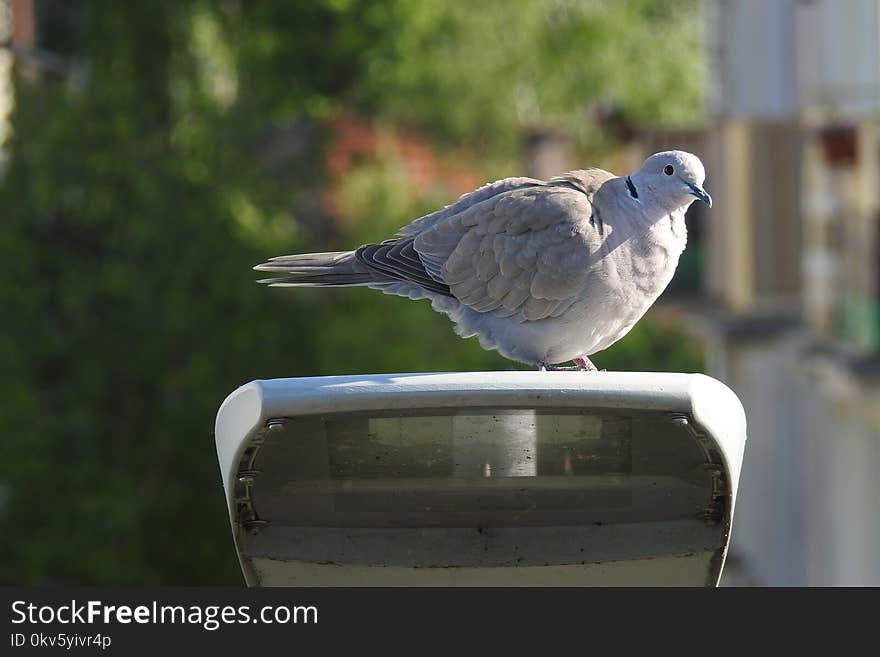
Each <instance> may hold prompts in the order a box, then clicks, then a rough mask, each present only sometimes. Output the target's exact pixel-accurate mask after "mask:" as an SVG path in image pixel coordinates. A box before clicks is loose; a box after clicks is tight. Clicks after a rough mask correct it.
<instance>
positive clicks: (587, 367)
mask: <svg viewBox="0 0 880 657" xmlns="http://www.w3.org/2000/svg"><path fill="white" fill-rule="evenodd" d="M574 363H575V365H577V366H578V367H579V368H580V369H582V370H583V371H584V372H597V371H598V369H599V368H597V367H596V366H595V365H593V361H591V360H590V359H589V358H587V357H586V356H581V357H580V358H575V359H574Z"/></svg>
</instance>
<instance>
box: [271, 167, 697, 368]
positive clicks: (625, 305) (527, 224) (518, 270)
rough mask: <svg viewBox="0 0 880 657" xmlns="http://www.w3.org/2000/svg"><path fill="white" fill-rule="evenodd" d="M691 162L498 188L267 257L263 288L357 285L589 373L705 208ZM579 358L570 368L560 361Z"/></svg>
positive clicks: (530, 359)
mask: <svg viewBox="0 0 880 657" xmlns="http://www.w3.org/2000/svg"><path fill="white" fill-rule="evenodd" d="M705 177H706V174H705V169H704V167H703V164H702V162H700V160H699V158H698V157H697V156H695V155H692V154H690V153H686V152H684V151H664V152H662V153H655V154H654V155H651V156H650V157H649V158H648V159H646V160H645V161H644V163H643V164H642V166H641V167H640V168H639V169H638V170H637V171H635V172H633V173H631V174H629V175H627V176H622V177H618V176H615V175H613V174H611V173H609V172H608V171H604V170H602V169H598V168H591V169H581V170H577V171H571V172H569V173H565V174H562V175H559V176H556V177H553V178H550V179H549V180H546V181H544V180H537V179H533V178H525V177H519V178H505V179H503V180H498V181H496V182H492V183H489V184H487V185H484V186H483V187H480V188H479V189H476V190H475V191H473V192H470V193H468V194H465V195H463V196H462V197H461V198H460V199H459V200H458V201H457V202H455V203H453V204H451V205H448V206H446V207H444V208H443V209H441V210H437V211H436V212H432V213H431V214H427V215H425V216H423V217H420V218H418V219H415V220H414V221H412V222H411V223H409V224H408V225H406V226H404V227H403V228H401V229H400V230H398V231H397V233H396V235H395V236H394V237H392V238H391V239H388V240H385V241H384V242H381V243H376V244H365V245H363V246H361V247H360V248H358V249H355V250H353V251H334V252H329V253H306V254H296V255H285V256H278V257H275V258H271V259H270V260H269V261H268V262H266V263H263V264H261V265H257V266H256V267H254V269H255V270H257V271H261V272H272V273H273V274H277V276H275V277H273V278H267V279H263V280H261V281H259V282H260V283H265V284H268V285H270V286H276V287H277V286H287V287H340V286H365V287H369V288H373V289H376V290H380V291H381V292H384V293H386V294H396V295H400V296H404V297H408V298H410V299H413V300H418V299H427V300H429V301H430V303H431V306H432V308H433V309H434V310H436V311H437V312H440V313H443V314H445V315H447V316H448V317H449V319H451V320H452V322H453V323H454V325H455V331H456V333H458V334H459V335H460V336H462V337H465V338H468V337H473V336H476V337H477V338H478V340H479V343H480V345H481V346H482V347H483V348H484V349H488V350H492V349H495V350H497V351H498V352H499V353H500V354H501V355H502V356H504V357H506V358H508V359H511V360H514V361H519V362H522V363H527V364H529V365H532V366H535V367H537V368H539V369H541V370H573V369H577V370H585V371H595V370H596V369H597V368H596V367H595V365H593V363H592V361H591V360H590V358H589V356H592V355H593V354H595V353H596V352H599V351H602V350H603V349H606V348H608V347H609V346H611V345H612V344H614V343H615V342H617V341H618V340H620V339H621V338H622V337H624V336H625V335H626V334H627V333H628V332H629V331H630V329H632V327H633V326H634V325H635V324H636V322H638V320H639V319H641V317H642V316H643V315H644V314H645V312H646V311H647V310H648V308H650V307H651V305H652V304H653V303H654V301H655V300H656V299H657V298H658V297H659V296H660V294H661V293H662V292H663V290H664V289H665V288H666V286H667V285H668V284H669V282H670V280H672V276H673V274H674V273H675V268H676V266H677V265H678V259H679V256H680V255H681V253H682V252H683V251H684V248H685V244H686V242H687V230H686V228H685V219H684V214H685V211H686V210H687V208H688V207H689V206H690V204H691V203H692V202H694V201H695V200H700V201H703V202H705V203H707V204H708V205H709V207H711V206H712V198H711V197H710V196H709V194H708V193H707V192H706V191H705V189H703V182H704V180H705ZM569 361H573V362H574V363H575V365H574V366H569V367H563V366H560V365H559V364H560V363H566V362H569Z"/></svg>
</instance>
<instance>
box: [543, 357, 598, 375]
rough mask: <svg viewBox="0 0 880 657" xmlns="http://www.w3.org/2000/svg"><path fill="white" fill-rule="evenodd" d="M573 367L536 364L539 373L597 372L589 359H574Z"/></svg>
mask: <svg viewBox="0 0 880 657" xmlns="http://www.w3.org/2000/svg"><path fill="white" fill-rule="evenodd" d="M574 363H575V364H574V366H560V365H550V364H549V363H538V371H540V372H597V371H598V368H597V367H596V366H595V365H593V363H592V362H591V361H590V359H589V358H587V357H586V356H582V357H581V358H575V359H574Z"/></svg>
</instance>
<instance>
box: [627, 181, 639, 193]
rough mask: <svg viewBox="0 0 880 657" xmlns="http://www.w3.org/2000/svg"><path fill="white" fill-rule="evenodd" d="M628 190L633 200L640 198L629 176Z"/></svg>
mask: <svg viewBox="0 0 880 657" xmlns="http://www.w3.org/2000/svg"><path fill="white" fill-rule="evenodd" d="M626 188H627V189H628V190H629V195H630V196H632V197H633V198H638V197H639V190H637V189H636V186H635V185H634V184H633V181H632V178H630V177H629V176H627V177H626Z"/></svg>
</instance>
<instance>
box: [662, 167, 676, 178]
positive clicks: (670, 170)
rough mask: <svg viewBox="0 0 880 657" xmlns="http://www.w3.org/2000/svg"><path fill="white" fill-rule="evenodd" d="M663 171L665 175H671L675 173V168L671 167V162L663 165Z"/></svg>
mask: <svg viewBox="0 0 880 657" xmlns="http://www.w3.org/2000/svg"><path fill="white" fill-rule="evenodd" d="M663 173H665V174H666V175H667V176H671V175H672V174H673V173H675V169H673V168H672V165H671V164H667V165H666V166H665V167H663Z"/></svg>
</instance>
